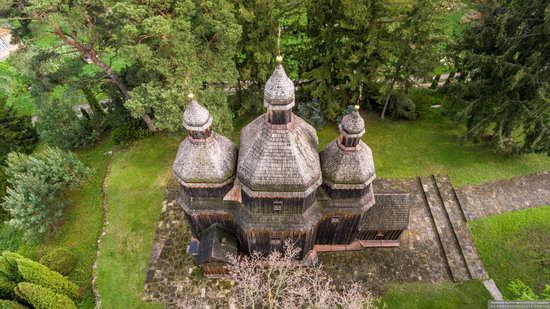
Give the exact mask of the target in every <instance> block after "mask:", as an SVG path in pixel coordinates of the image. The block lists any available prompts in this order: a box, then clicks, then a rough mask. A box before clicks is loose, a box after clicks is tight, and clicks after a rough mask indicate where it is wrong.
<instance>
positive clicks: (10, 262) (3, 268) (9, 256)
mask: <svg viewBox="0 0 550 309" xmlns="http://www.w3.org/2000/svg"><path fill="white" fill-rule="evenodd" d="M20 258H22V257H21V256H20V255H18V254H16V253H12V252H9V251H5V252H3V253H2V255H1V256H0V276H2V277H4V278H6V279H8V280H9V281H13V282H16V283H19V282H20V281H21V275H20V274H19V271H18V270H17V259H20Z"/></svg>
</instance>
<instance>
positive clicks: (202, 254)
mask: <svg viewBox="0 0 550 309" xmlns="http://www.w3.org/2000/svg"><path fill="white" fill-rule="evenodd" d="M235 254H237V239H236V238H235V236H234V235H232V234H231V233H230V232H228V231H227V230H226V229H224V228H223V227H222V226H221V225H219V224H212V225H211V226H210V227H208V228H207V229H206V230H204V231H203V232H202V233H201V235H200V245H199V253H198V255H197V263H198V264H199V265H200V264H204V263H208V262H222V263H229V256H231V255H235Z"/></svg>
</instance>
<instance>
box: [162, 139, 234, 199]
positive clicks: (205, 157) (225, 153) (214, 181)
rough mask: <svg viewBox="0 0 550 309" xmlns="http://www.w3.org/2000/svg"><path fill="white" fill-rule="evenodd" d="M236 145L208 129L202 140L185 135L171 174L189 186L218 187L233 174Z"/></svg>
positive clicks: (231, 177) (225, 182)
mask: <svg viewBox="0 0 550 309" xmlns="http://www.w3.org/2000/svg"><path fill="white" fill-rule="evenodd" d="M236 163H237V146H235V144H233V142H231V141H230V140H229V139H227V138H226V137H224V136H221V135H218V134H216V133H215V132H212V135H211V136H210V137H209V138H207V139H205V140H193V139H192V138H190V137H187V138H186V139H185V140H183V142H181V144H180V147H179V150H178V154H177V155H176V160H175V161H174V165H173V169H174V175H175V176H176V178H177V179H178V181H179V182H180V183H181V184H182V185H184V186H187V187H190V188H204V187H221V186H224V185H226V184H228V183H229V182H231V181H232V180H233V178H234V175H235V168H236Z"/></svg>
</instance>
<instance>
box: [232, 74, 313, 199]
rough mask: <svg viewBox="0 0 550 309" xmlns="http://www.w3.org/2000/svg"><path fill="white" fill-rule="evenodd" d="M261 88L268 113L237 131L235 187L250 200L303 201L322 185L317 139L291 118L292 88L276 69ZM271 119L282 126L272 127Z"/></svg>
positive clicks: (276, 124) (275, 124)
mask: <svg viewBox="0 0 550 309" xmlns="http://www.w3.org/2000/svg"><path fill="white" fill-rule="evenodd" d="M265 87H266V89H265V95H264V104H265V105H266V107H267V108H268V113H266V114H263V115H261V116H260V117H258V118H256V119H255V120H254V121H252V122H251V123H250V124H248V125H247V126H246V127H244V128H243V129H242V131H241V145H240V150H239V163H238V167H237V179H238V182H239V183H240V185H241V188H242V189H243V191H244V192H245V193H246V194H248V195H249V196H251V197H289V198H290V197H297V198H301V197H305V196H307V195H309V194H310V193H312V192H313V191H314V190H315V189H317V187H319V185H320V184H321V183H322V181H323V180H322V176H321V164H320V160H319V152H318V146H319V142H318V140H317V133H316V131H315V129H314V128H313V127H312V126H311V125H309V124H308V123H307V122H305V121H304V120H303V119H302V118H300V117H297V116H296V115H294V114H292V106H294V85H293V84H292V80H290V79H289V78H288V77H287V75H286V73H285V71H284V69H283V66H282V65H281V64H280V63H279V64H277V67H276V68H275V71H274V72H273V75H272V76H271V78H270V79H269V81H268V82H267V83H266V86H265ZM270 113H271V114H270ZM273 113H286V115H285V117H284V119H285V120H287V121H281V122H278V123H274V122H272V121H271V120H270V119H274V118H273ZM270 115H271V118H270Z"/></svg>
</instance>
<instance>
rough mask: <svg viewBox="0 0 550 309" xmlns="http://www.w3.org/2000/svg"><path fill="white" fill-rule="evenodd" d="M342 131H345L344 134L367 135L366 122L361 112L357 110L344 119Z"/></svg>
mask: <svg viewBox="0 0 550 309" xmlns="http://www.w3.org/2000/svg"><path fill="white" fill-rule="evenodd" d="M340 130H341V131H343V132H342V133H343V134H346V133H347V134H348V135H363V134H364V133H365V120H364V119H363V117H361V115H360V114H359V111H358V110H355V111H353V112H351V113H349V114H347V115H346V116H344V118H342V122H341V123H340Z"/></svg>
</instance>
